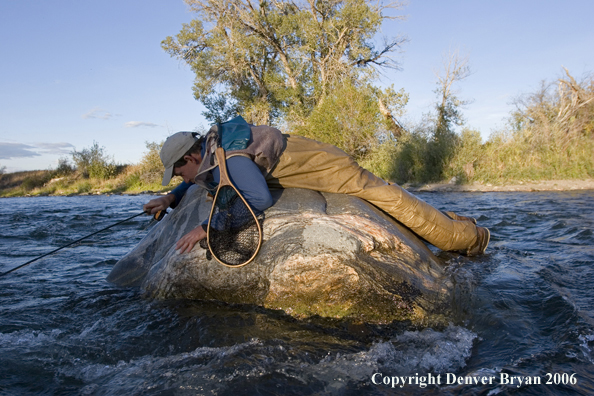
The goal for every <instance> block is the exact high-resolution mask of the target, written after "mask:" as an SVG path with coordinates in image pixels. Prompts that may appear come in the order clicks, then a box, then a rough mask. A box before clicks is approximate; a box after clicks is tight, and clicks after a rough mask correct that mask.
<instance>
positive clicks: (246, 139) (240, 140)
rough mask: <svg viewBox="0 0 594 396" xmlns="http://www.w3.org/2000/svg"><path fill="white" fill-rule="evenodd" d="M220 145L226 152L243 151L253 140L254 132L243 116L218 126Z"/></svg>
mask: <svg viewBox="0 0 594 396" xmlns="http://www.w3.org/2000/svg"><path fill="white" fill-rule="evenodd" d="M218 132H219V144H220V145H221V147H223V148H224V149H225V151H233V150H243V149H245V148H246V147H247V146H248V145H249V144H250V142H251V140H252V130H251V128H250V126H249V124H248V123H247V122H246V120H244V119H243V117H242V116H237V117H235V118H233V119H231V120H229V121H227V122H223V123H221V124H218Z"/></svg>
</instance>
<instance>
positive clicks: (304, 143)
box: [266, 136, 488, 253]
mask: <svg viewBox="0 0 594 396" xmlns="http://www.w3.org/2000/svg"><path fill="white" fill-rule="evenodd" d="M266 181H267V182H268V185H269V187H272V188H305V189H310V190H316V191H321V192H329V193H342V194H348V195H353V196H355V197H359V198H361V199H364V200H366V201H367V202H369V203H371V204H373V205H375V206H377V207H378V208H380V209H382V210H383V211H385V212H387V213H388V214H390V215H391V216H392V217H394V218H395V219H396V220H398V221H399V222H400V223H402V224H404V225H405V226H406V227H408V228H409V229H411V230H412V231H413V232H415V233H416V234H417V235H418V236H420V237H421V238H423V239H425V240H426V241H428V242H429V243H431V244H432V245H434V246H436V247H438V248H440V249H442V250H460V251H464V252H469V250H471V248H473V246H474V245H477V243H481V241H480V239H481V238H479V235H478V231H477V228H480V227H477V226H475V225H474V224H473V223H472V222H470V221H456V220H452V219H451V218H449V217H448V216H446V215H444V214H443V213H442V212H440V211H439V210H437V209H435V208H434V207H432V206H431V205H429V204H427V203H426V202H424V201H423V200H421V199H419V198H417V197H415V196H414V195H412V194H410V193H408V192H407V191H406V190H404V189H403V188H401V187H400V186H398V185H396V184H389V183H386V182H385V181H384V180H382V179H380V178H379V177H377V176H375V175H373V174H372V173H371V172H369V171H368V170H366V169H363V168H361V167H360V166H359V165H358V164H357V163H356V162H355V161H354V160H353V159H352V158H351V157H349V156H348V155H347V154H346V153H344V152H343V151H342V150H340V149H338V148H337V147H335V146H332V145H330V144H325V143H320V142H317V141H315V140H311V139H307V138H304V137H301V136H287V146H286V149H285V151H284V152H283V154H282V156H281V158H280V160H279V162H278V164H277V165H276V166H275V167H274V169H273V170H272V172H271V173H270V174H269V175H268V176H267V177H266ZM482 230H486V229H482ZM487 232H488V231H487ZM487 238H488V236H487ZM487 242H488V239H487ZM476 248H477V246H474V250H476ZM484 248H486V245H485V246H484ZM479 250H483V251H484V249H482V248H479ZM480 253H482V252H480Z"/></svg>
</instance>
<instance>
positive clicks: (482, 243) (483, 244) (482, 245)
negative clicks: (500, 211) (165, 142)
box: [461, 226, 491, 257]
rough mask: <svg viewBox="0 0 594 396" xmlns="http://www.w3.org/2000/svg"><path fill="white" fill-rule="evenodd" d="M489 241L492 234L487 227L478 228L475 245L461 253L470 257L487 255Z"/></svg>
mask: <svg viewBox="0 0 594 396" xmlns="http://www.w3.org/2000/svg"><path fill="white" fill-rule="evenodd" d="M489 239H491V232H489V229H488V228H485V227H478V226H477V227H476V242H475V243H474V245H472V246H471V247H469V248H468V250H467V251H466V252H461V253H463V254H466V255H467V256H469V257H472V256H478V255H479V254H483V253H485V250H487V246H488V245H489Z"/></svg>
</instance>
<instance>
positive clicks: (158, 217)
mask: <svg viewBox="0 0 594 396" xmlns="http://www.w3.org/2000/svg"><path fill="white" fill-rule="evenodd" d="M165 213H166V212H165V211H164V210H160V211H158V212H157V213H155V215H154V219H155V220H157V221H159V220H161V219H162V218H163V216H164V215H165ZM143 214H147V213H146V212H140V213H137V214H135V215H134V216H130V217H128V218H127V219H124V220H121V221H118V222H117V223H115V224H112V225H110V226H107V227H105V228H102V229H100V230H99V231H95V232H94V233H92V234H89V235H87V236H84V237H82V238H79V239H77V240H76V241H73V242H70V243H69V244H67V245H64V246H62V247H59V248H57V249H54V250H52V251H51V252H48V253H45V254H42V255H41V256H38V257H36V258H34V259H33V260H30V261H27V262H26V263H25V264H21V265H19V266H18V267H14V268H13V269H11V270H8V271H6V272H4V273H2V274H0V277H2V276H4V275H7V274H10V273H11V272H14V271H16V270H18V269H20V268H23V267H25V266H27V265H29V264H31V263H34V262H35V261H37V260H39V259H42V258H44V257H46V256H49V255H50V254H54V253H56V252H57V251H59V250H62V249H65V248H67V247H68V246H72V245H74V244H76V243H78V242H80V241H82V240H84V239H87V238H90V237H92V236H93V235H96V234H99V233H100V232H103V231H105V230H108V229H110V228H111V227H115V226H117V225H119V224H122V223H125V222H126V221H128V220H132V219H133V218H135V217H138V216H140V215H143Z"/></svg>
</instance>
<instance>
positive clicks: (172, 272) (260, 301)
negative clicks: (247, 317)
mask: <svg viewBox="0 0 594 396" xmlns="http://www.w3.org/2000/svg"><path fill="white" fill-rule="evenodd" d="M273 198H274V201H275V203H274V205H273V206H272V207H271V208H269V209H268V210H267V211H266V213H265V221H264V243H263V245H262V248H261V250H260V252H259V254H258V256H257V257H256V259H255V260H254V261H253V262H252V263H250V264H248V265H246V266H244V267H240V268H228V267H225V266H222V265H220V264H219V263H217V262H216V261H215V260H210V261H209V260H207V258H206V251H205V250H203V249H201V248H200V247H199V246H198V245H196V247H195V248H194V249H193V250H192V251H191V252H190V253H187V254H179V253H178V252H177V251H176V250H175V242H176V241H177V240H178V239H179V238H181V237H182V236H183V235H184V234H185V233H187V232H188V231H190V230H191V229H193V228H195V227H196V226H198V225H199V224H201V222H202V221H203V220H204V219H206V218H207V217H208V214H209V211H210V202H207V200H206V196H205V192H204V191H203V190H202V189H200V188H199V187H197V186H194V187H192V188H191V189H190V190H188V192H187V194H186V196H185V197H184V199H183V200H182V202H181V203H180V205H179V206H178V207H177V208H176V209H175V210H173V211H171V213H170V214H169V215H167V216H166V217H165V218H164V219H163V220H162V221H161V222H160V223H159V224H157V225H156V226H155V227H154V228H153V229H152V230H151V232H150V233H149V234H148V235H147V236H146V237H145V238H144V239H143V241H142V242H141V243H140V244H139V245H138V246H137V247H136V248H135V249H134V250H132V251H131V252H130V253H128V254H127V255H126V256H125V257H123V258H122V259H121V260H120V261H119V262H118V263H117V264H116V265H115V266H114V268H113V270H112V271H111V273H110V274H109V276H108V278H107V279H108V281H110V282H112V283H115V284H117V285H119V286H124V287H141V288H142V289H143V290H144V291H145V292H146V294H147V295H148V296H151V297H154V298H159V299H208V300H219V301H224V302H228V303H242V304H257V305H261V306H264V307H266V308H271V309H281V310H284V311H285V312H287V313H289V314H291V315H294V316H296V317H306V316H312V315H320V316H324V317H333V318H349V319H353V320H356V321H363V322H374V323H387V322H391V321H393V320H411V321H412V322H413V323H419V324H429V323H433V322H436V321H441V319H440V318H442V317H443V314H444V312H446V311H447V303H448V301H449V293H450V290H451V284H450V282H449V280H448V278H447V277H446V276H445V274H444V270H443V263H442V262H441V261H439V259H437V258H436V257H435V256H434V255H433V254H432V253H431V251H430V250H429V249H428V248H427V247H426V246H425V245H424V244H423V243H422V242H421V241H420V240H419V239H418V238H417V237H416V236H415V235H413V234H412V233H411V232H410V231H409V230H407V229H406V228H405V227H403V226H401V225H400V224H399V223H397V222H396V221H394V220H392V219H391V218H390V217H389V216H387V215H385V214H384V213H382V212H381V211H380V210H378V209H377V208H375V207H373V206H372V205H370V204H368V203H366V202H365V201H363V200H361V199H359V198H355V197H351V196H347V195H341V194H326V193H319V192H316V191H310V190H301V189H286V190H276V191H273Z"/></svg>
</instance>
